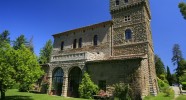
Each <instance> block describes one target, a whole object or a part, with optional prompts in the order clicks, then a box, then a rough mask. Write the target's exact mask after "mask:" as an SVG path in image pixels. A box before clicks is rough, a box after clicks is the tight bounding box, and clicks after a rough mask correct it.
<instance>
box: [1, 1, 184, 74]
mask: <svg viewBox="0 0 186 100" xmlns="http://www.w3.org/2000/svg"><path fill="white" fill-rule="evenodd" d="M181 1H184V2H186V0H150V9H151V14H152V20H151V29H152V34H153V43H154V52H155V54H157V55H158V56H159V57H160V58H161V59H162V61H163V63H164V65H165V66H169V67H170V69H171V71H172V72H174V69H175V68H176V67H175V66H173V64H172V62H171V58H172V48H173V45H174V44H176V43H177V44H179V45H180V47H181V51H182V53H183V57H184V58H186V20H184V19H183V17H182V15H181V13H180V11H179V8H178V3H179V2H181ZM108 20H111V15H110V13H109V0H0V33H1V32H3V31H4V30H8V31H9V32H10V38H11V40H15V39H16V38H17V37H18V36H20V35H21V34H24V35H25V37H26V38H27V39H28V40H29V39H30V38H31V37H33V44H34V51H35V53H36V55H39V52H40V49H41V48H42V47H43V46H44V45H45V43H46V41H47V40H49V39H52V40H53V37H52V35H53V34H56V33H59V32H64V31H67V30H71V29H75V28H79V27H82V26H87V25H91V24H96V23H99V22H104V21H108Z"/></svg>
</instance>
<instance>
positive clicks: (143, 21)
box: [47, 0, 158, 99]
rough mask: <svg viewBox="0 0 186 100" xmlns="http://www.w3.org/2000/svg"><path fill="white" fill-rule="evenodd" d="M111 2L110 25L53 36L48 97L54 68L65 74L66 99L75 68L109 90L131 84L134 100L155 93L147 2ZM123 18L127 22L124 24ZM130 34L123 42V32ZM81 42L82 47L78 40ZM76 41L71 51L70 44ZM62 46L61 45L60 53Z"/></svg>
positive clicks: (84, 28) (95, 25)
mask: <svg viewBox="0 0 186 100" xmlns="http://www.w3.org/2000/svg"><path fill="white" fill-rule="evenodd" d="M119 1H120V4H119V5H117V6H116V5H115V0H110V13H111V16H112V21H106V22H102V23H99V24H94V25H90V26H86V27H82V28H78V29H74V30H69V31H66V32H63V33H58V34H55V35H53V37H54V46H53V47H54V48H53V52H52V57H51V62H50V63H49V64H48V66H49V71H47V72H48V79H49V83H50V85H49V89H48V91H49V93H50V91H51V86H52V74H53V72H54V70H55V69H56V68H59V67H60V68H62V70H63V72H64V76H63V84H62V94H61V95H62V96H68V90H69V87H70V86H71V84H70V83H69V77H70V75H69V73H70V70H71V69H73V68H74V67H78V68H79V69H81V71H82V73H83V72H84V71H87V72H88V73H89V74H90V76H91V79H92V80H93V81H94V82H95V83H96V84H99V81H102V80H104V81H106V86H107V87H111V86H112V85H113V84H116V83H118V82H124V83H126V84H130V85H131V86H132V89H133V91H134V96H135V98H136V99H137V98H138V99H139V98H141V97H143V96H146V95H149V94H153V95H156V94H157V93H158V85H157V80H156V71H155V64H154V50H153V43H152V33H151V29H150V19H151V15H150V9H149V1H148V0H129V2H128V3H124V0H119ZM125 16H128V18H130V20H127V21H125V20H124V19H125ZM127 29H130V30H131V31H132V34H131V35H132V36H131V37H132V38H131V39H128V40H127V39H125V30H127ZM95 35H97V36H98V41H97V42H98V45H96V46H94V45H93V37H94V36H95ZM80 38H82V47H81V48H78V44H79V43H78V40H79V39H80ZM74 39H76V40H77V43H76V47H77V48H73V41H74ZM61 42H64V46H63V50H61Z"/></svg>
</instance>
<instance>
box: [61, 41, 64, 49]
mask: <svg viewBox="0 0 186 100" xmlns="http://www.w3.org/2000/svg"><path fill="white" fill-rule="evenodd" d="M63 49H64V42H63V41H62V42H61V50H63Z"/></svg>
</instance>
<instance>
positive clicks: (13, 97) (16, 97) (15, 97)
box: [5, 95, 34, 100]
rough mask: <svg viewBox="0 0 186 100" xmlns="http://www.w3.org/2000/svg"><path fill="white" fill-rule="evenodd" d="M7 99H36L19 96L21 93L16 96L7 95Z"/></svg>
mask: <svg viewBox="0 0 186 100" xmlns="http://www.w3.org/2000/svg"><path fill="white" fill-rule="evenodd" d="M5 100H34V99H33V98H31V97H30V96H19V95H14V96H6V98H5Z"/></svg>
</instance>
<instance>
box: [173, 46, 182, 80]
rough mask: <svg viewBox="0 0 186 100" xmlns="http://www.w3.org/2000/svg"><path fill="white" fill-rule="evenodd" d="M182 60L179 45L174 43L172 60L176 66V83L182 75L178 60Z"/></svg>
mask: <svg viewBox="0 0 186 100" xmlns="http://www.w3.org/2000/svg"><path fill="white" fill-rule="evenodd" d="M182 60H183V57H182V52H181V50H180V46H179V44H174V46H173V57H172V62H173V65H176V66H177V68H176V77H177V81H178V83H179V77H180V76H181V75H182V72H183V70H182V68H181V66H180V61H182Z"/></svg>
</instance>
